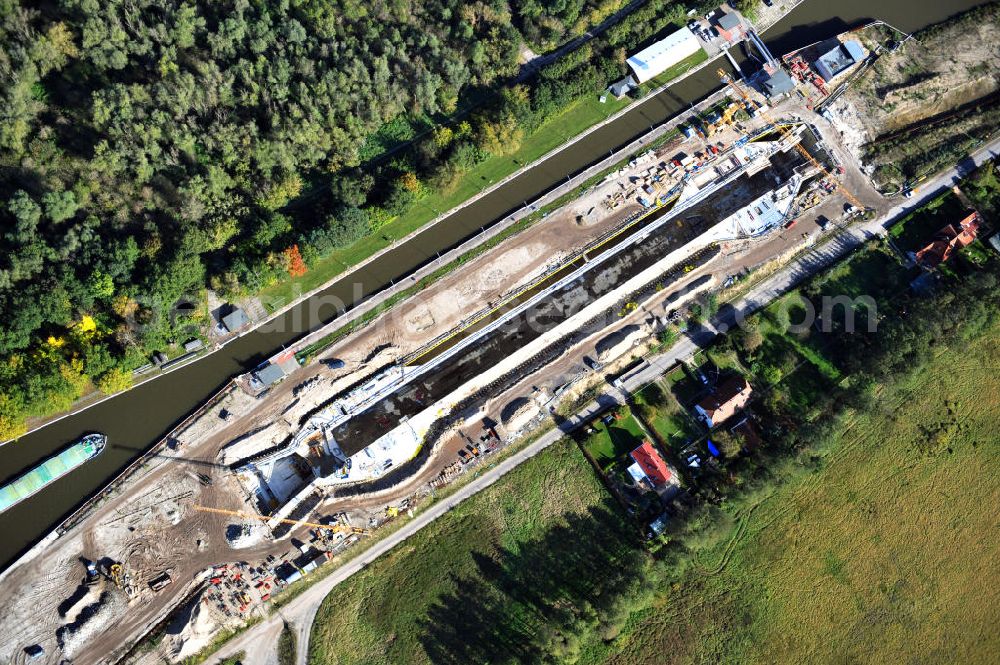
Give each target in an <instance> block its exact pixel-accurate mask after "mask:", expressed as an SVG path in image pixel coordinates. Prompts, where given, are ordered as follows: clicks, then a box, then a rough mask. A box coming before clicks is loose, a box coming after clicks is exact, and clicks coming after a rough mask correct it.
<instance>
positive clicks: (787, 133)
mask: <svg viewBox="0 0 1000 665" xmlns="http://www.w3.org/2000/svg"><path fill="white" fill-rule="evenodd" d="M719 78H720V79H722V82H723V83H725V84H727V85H728V86H729V87H730V88H732V89H733V90H734V91H735V92H736V94H738V95H739V96H740V98H742V99H743V100H744V101H745V102H748V103H752V100H751V98H750V95H749V94H747V92H746V91H745V90H744V89H743V86H741V85H740V84H739V83H738V82H737V81H736V79H735V78H734V77H732V76H730V75H729V74H727V73H726V71H725V70H724V69H719ZM760 114H761V116H762V117H763V118H764V119H765V120H766V121H767V122H769V123H770V124H772V125H774V127H775V129H777V130H778V131H779V132H781V135H782V136H783V137H784V138H786V139H789V140H790V141H791V140H792V130H790V129H789V128H788V126H787V125H786V124H782V123H779V122H777V121H776V120H775V119H774V118H773V117H771V114H770V113H768V112H767V111H765V110H764V109H763V108H762V109H760ZM795 149H796V150H798V151H799V153H800V154H801V155H802V156H803V157H805V158H806V161H808V162H809V163H810V164H812V165H813V166H814V167H815V168H816V169H817V170H819V172H820V173H822V174H823V176H824V177H825V178H827V179H829V181H830V182H832V183H834V184H835V185H836V187H837V189H838V190H839V191H840V193H841V194H843V195H844V198H846V199H847V200H848V201H850V202H851V203H852V204H853V205H854V206H855V207H857V208H859V209H860V210H867V207H866V206H865V205H864V204H863V203H861V201H859V200H858V199H857V197H856V196H854V195H853V194H851V193H850V192H849V191H847V189H846V188H845V187H844V186H843V185H842V184H841V183H840V180H838V179H837V178H834V177H833V176H832V175H831V174H830V172H829V171H828V170H827V169H826V167H824V166H823V165H822V164H820V163H819V161H818V160H817V159H816V158H815V157H813V156H812V154H810V152H809V151H808V150H806V149H805V148H804V147H803V146H802V143H801V142H800V141H795Z"/></svg>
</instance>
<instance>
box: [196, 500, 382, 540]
mask: <svg viewBox="0 0 1000 665" xmlns="http://www.w3.org/2000/svg"><path fill="white" fill-rule="evenodd" d="M194 509H195V510H198V511H201V512H203V513H216V514H218V515H229V516H231V517H240V518H242V519H248V520H260V521H262V522H267V521H268V520H269V519H271V518H269V517H265V516H264V515H258V514H256V513H245V512H243V511H241V510H227V509H226V508H209V507H208V506H199V505H198V504H194ZM277 521H278V522H281V523H283V524H292V525H295V526H308V527H311V528H314V529H326V530H327V531H332V532H334V533H353V534H357V535H359V536H370V535H371V532H369V531H368V530H367V529H362V528H361V527H358V526H348V525H347V524H319V523H317V522H303V521H302V520H286V519H284V518H279V519H278V520H277Z"/></svg>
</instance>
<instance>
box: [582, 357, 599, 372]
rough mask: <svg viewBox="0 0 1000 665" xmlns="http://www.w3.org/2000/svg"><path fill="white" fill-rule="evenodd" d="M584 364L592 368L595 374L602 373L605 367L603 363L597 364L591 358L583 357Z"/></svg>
mask: <svg viewBox="0 0 1000 665" xmlns="http://www.w3.org/2000/svg"><path fill="white" fill-rule="evenodd" d="M583 364H584V365H586V366H587V367H588V368H590V369H591V370H592V371H594V372H597V371H600V369H601V367H603V365H601V363H599V362H597V361H596V360H594V359H593V358H591V357H590V356H584V357H583Z"/></svg>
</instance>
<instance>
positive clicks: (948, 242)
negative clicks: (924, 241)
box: [916, 212, 982, 270]
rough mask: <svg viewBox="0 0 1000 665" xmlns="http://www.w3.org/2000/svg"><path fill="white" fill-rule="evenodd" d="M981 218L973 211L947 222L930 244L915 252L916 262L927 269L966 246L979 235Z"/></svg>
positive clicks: (937, 264) (942, 261) (939, 263)
mask: <svg viewBox="0 0 1000 665" xmlns="http://www.w3.org/2000/svg"><path fill="white" fill-rule="evenodd" d="M981 225H982V219H980V217H979V213H978V212H973V213H972V214H970V215H969V216H968V217H966V218H965V219H963V220H962V221H960V222H959V223H958V224H957V225H956V224H949V225H948V226H946V227H944V228H943V229H941V230H940V231H938V232H937V233H936V234H934V238H933V239H932V240H931V242H930V244H928V245H927V246H926V247H924V248H923V249H921V250H920V251H919V252H917V253H916V261H917V263H918V264H920V265H921V266H923V267H924V268H927V269H928V270H930V269H933V268H936V267H937V266H939V265H941V264H942V263H944V262H945V261H947V260H948V259H950V258H951V257H952V255H953V254H954V253H955V252H956V251H957V250H959V249H962V248H963V247H968V246H969V245H971V244H972V242H973V241H974V240H975V239H976V236H977V235H979V227H980V226H981Z"/></svg>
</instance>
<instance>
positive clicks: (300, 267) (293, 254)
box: [285, 245, 308, 277]
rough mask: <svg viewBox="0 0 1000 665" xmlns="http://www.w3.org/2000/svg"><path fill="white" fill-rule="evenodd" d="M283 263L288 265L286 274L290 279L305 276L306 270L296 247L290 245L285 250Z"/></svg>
mask: <svg viewBox="0 0 1000 665" xmlns="http://www.w3.org/2000/svg"><path fill="white" fill-rule="evenodd" d="M285 261H287V263H288V274H289V275H291V276H292V277H302V275H304V274H306V271H307V270H308V268H307V267H306V262H305V261H303V260H302V254H300V253H299V246H298V245H292V246H291V247H289V248H288V249H286V250H285Z"/></svg>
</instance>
